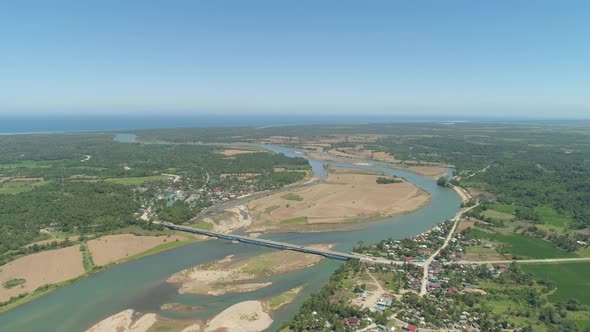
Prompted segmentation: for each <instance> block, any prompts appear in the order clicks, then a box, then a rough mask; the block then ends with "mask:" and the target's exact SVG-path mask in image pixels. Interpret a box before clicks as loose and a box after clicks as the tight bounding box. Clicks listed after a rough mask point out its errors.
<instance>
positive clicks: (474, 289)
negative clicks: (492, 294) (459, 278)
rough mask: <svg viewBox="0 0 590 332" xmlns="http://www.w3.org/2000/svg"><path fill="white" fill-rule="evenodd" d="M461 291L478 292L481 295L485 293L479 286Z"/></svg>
mask: <svg viewBox="0 0 590 332" xmlns="http://www.w3.org/2000/svg"><path fill="white" fill-rule="evenodd" d="M461 293H479V294H482V295H486V294H487V292H486V291H484V290H483V289H479V288H465V289H464V290H462V291H461Z"/></svg>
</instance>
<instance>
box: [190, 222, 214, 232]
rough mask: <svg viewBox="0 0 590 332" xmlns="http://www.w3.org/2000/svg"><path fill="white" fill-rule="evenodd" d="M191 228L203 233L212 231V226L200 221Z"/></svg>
mask: <svg viewBox="0 0 590 332" xmlns="http://www.w3.org/2000/svg"><path fill="white" fill-rule="evenodd" d="M191 227H193V228H196V229H202V230H204V231H210V230H212V229H213V224H212V223H208V222H205V221H201V222H199V223H196V224H194V225H192V226H191Z"/></svg>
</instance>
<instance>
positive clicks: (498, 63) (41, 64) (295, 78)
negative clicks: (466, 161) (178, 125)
mask: <svg viewBox="0 0 590 332" xmlns="http://www.w3.org/2000/svg"><path fill="white" fill-rule="evenodd" d="M589 13H590V3H588V2H585V1H568V2H561V1H547V0H540V1H534V2H533V1H527V2H525V1H522V2H514V1H505V0H501V1H493V2H483V1H371V2H366V1H343V0H339V1H333V0H330V1H260V0H253V1H207V2H206V1H138V0H133V1H125V2H121V1H113V0H108V1H101V2H100V3H99V2H95V3H84V2H67V1H59V0H58V1H50V2H49V1H48V2H36V3H33V4H32V3H26V2H16V1H13V2H3V3H1V4H0V40H2V50H1V52H0V68H1V74H0V75H1V77H2V78H1V79H0V116H15V115H22V114H37V115H56V114H76V115H80V114H118V113H125V114H146V113H147V114H153V115H166V114H173V113H174V114H184V115H195V114H236V113H239V114H245V113H256V114H273V115H282V114H285V115H288V114H294V113H298V114H318V113H323V114H335V113H339V114H349V115H358V114H377V115H394V114H398V115H418V116H421V115H442V114H445V115H473V114H474V113H475V114H478V115H480V116H515V115H517V116H524V117H567V118H589V117H590V94H589V93H588V87H590V66H589V65H588V64H589V60H590V35H589V34H588V31H590V19H589Z"/></svg>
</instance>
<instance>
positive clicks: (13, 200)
mask: <svg viewBox="0 0 590 332" xmlns="http://www.w3.org/2000/svg"><path fill="white" fill-rule="evenodd" d="M217 149H218V148H217V147H212V146H196V145H190V146H189V145H173V146H172V145H142V144H134V143H118V142H115V141H113V135H111V134H67V135H65V134H46V135H45V134H39V135H7V136H0V265H2V264H4V263H6V262H8V261H10V260H12V259H14V258H16V257H19V256H21V255H25V254H30V253H34V252H37V251H41V250H46V249H52V248H56V247H61V246H67V245H71V242H69V241H65V242H61V243H59V244H58V243H57V241H56V242H55V243H50V244H46V245H34V246H31V247H25V245H27V244H30V243H32V242H36V241H40V240H46V239H51V238H53V237H59V236H61V234H69V235H80V234H82V235H84V234H104V233H110V232H113V231H116V230H120V229H125V228H127V227H130V226H139V227H141V228H145V229H150V230H153V229H159V228H161V226H158V225H153V224H151V223H147V222H145V221H144V220H141V219H139V218H138V217H137V215H136V213H137V212H139V211H141V205H142V204H144V203H145V202H146V201H148V200H149V199H151V198H150V197H153V196H155V193H154V192H153V187H157V184H159V183H164V182H166V181H168V182H170V183H172V180H170V177H169V176H165V175H162V173H165V172H169V171H170V169H174V171H175V174H177V175H179V176H183V177H187V178H191V179H195V180H194V183H193V184H191V185H194V186H195V187H196V188H200V187H202V186H203V185H204V183H205V182H206V181H210V182H211V183H212V184H214V185H218V186H226V187H227V186H231V185H232V183H239V181H238V180H237V179H235V178H233V177H230V178H225V179H223V178H222V177H221V175H222V174H243V173H253V174H260V175H259V177H258V178H256V179H254V181H255V183H256V190H267V189H274V188H279V187H281V186H283V185H286V184H289V183H293V182H296V181H299V180H301V179H303V178H304V177H305V175H306V173H305V172H301V171H281V172H278V171H277V172H275V168H276V167H277V166H278V165H281V166H289V165H291V166H293V167H295V168H299V169H305V170H307V169H309V164H308V162H307V160H305V159H304V158H289V157H286V156H284V155H282V154H272V153H267V152H256V153H249V154H240V155H235V156H232V157H231V158H230V159H228V157H226V156H224V155H222V154H219V153H216V151H217ZM87 156H90V157H87ZM209 179H210V180H209ZM140 185H141V186H142V188H141V189H142V190H141V191H140V190H137V189H138V186H140ZM172 203H173V204H169V202H168V201H166V200H161V201H158V202H155V203H154V204H155V209H154V213H157V215H158V216H159V217H160V218H161V219H164V220H168V221H172V222H177V223H182V222H186V221H188V220H189V219H191V218H192V217H193V216H194V215H196V214H197V213H198V212H199V211H200V210H201V209H203V208H205V207H207V206H208V205H210V204H203V205H199V204H193V205H191V206H189V205H188V204H187V203H185V202H183V201H174V202H172ZM86 265H87V268H91V266H90V265H91V264H89V261H87V264H86Z"/></svg>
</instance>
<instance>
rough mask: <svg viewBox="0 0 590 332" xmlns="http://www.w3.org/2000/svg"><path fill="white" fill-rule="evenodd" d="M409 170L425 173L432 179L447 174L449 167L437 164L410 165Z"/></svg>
mask: <svg viewBox="0 0 590 332" xmlns="http://www.w3.org/2000/svg"><path fill="white" fill-rule="evenodd" d="M407 170H409V171H412V172H415V173H418V174H421V175H424V176H426V177H428V178H431V179H438V178H439V177H441V176H445V175H447V173H448V172H447V169H446V168H444V167H435V166H409V167H408V168H407Z"/></svg>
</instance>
